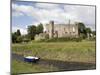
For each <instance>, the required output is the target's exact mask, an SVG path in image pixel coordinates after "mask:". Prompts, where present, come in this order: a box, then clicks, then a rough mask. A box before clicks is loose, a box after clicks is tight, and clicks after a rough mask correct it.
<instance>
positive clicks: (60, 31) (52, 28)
mask: <svg viewBox="0 0 100 75" xmlns="http://www.w3.org/2000/svg"><path fill="white" fill-rule="evenodd" d="M45 28H46V31H45V32H46V34H48V35H49V38H53V37H58V38H59V37H76V38H77V37H78V35H79V34H78V24H77V23H75V24H70V21H69V24H54V21H50V23H49V24H46V25H45Z"/></svg>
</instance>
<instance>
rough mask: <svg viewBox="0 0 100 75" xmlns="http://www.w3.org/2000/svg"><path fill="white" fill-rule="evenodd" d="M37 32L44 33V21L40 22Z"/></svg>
mask: <svg viewBox="0 0 100 75" xmlns="http://www.w3.org/2000/svg"><path fill="white" fill-rule="evenodd" d="M36 32H37V34H39V33H43V24H42V23H40V24H39V25H38V26H37V27H36Z"/></svg>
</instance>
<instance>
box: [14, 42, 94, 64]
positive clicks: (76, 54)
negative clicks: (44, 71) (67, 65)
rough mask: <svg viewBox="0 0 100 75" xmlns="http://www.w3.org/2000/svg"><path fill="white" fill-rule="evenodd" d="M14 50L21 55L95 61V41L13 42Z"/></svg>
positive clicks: (62, 59)
mask: <svg viewBox="0 0 100 75" xmlns="http://www.w3.org/2000/svg"><path fill="white" fill-rule="evenodd" d="M12 52H13V53H17V54H21V55H22V54H24V55H36V56H39V57H40V58H42V59H52V60H61V61H79V62H95V42H94V41H82V42H56V43H55V42H50V43H46V42H40V43H39V42H31V43H27V44H13V45H12Z"/></svg>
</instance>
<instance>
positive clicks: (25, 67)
mask: <svg viewBox="0 0 100 75" xmlns="http://www.w3.org/2000/svg"><path fill="white" fill-rule="evenodd" d="M12 63H13V64H12V74H13V75H17V74H18V73H33V72H48V71H49V72H50V71H57V70H58V69H57V68H56V67H53V66H52V65H49V66H47V65H39V64H29V63H25V62H21V61H18V60H13V61H12Z"/></svg>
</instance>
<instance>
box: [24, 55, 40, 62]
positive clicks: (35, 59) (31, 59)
mask: <svg viewBox="0 0 100 75" xmlns="http://www.w3.org/2000/svg"><path fill="white" fill-rule="evenodd" d="M39 59H40V58H39V57H34V56H27V57H24V61H25V62H33V63H36V62H37V61H39Z"/></svg>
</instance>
